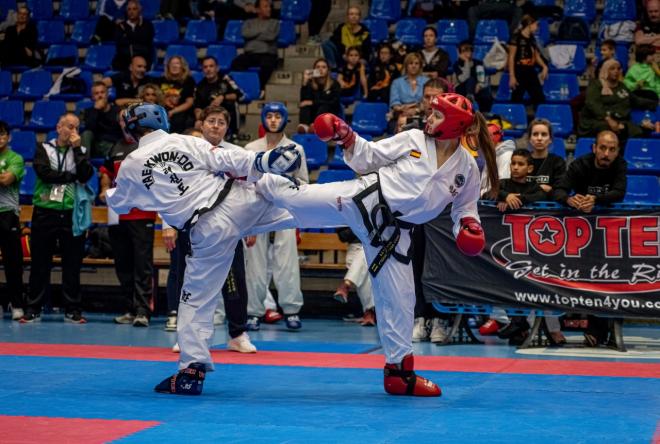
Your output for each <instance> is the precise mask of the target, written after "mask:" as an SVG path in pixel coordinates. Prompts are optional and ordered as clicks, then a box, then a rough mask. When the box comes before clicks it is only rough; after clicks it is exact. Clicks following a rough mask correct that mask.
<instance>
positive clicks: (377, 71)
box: [367, 43, 400, 103]
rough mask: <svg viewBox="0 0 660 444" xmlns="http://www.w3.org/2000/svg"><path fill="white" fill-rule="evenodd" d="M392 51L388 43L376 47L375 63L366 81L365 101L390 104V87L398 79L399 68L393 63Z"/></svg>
mask: <svg viewBox="0 0 660 444" xmlns="http://www.w3.org/2000/svg"><path fill="white" fill-rule="evenodd" d="M393 57H394V49H392V46H391V45H390V44H389V43H382V44H381V45H380V46H379V47H378V56H377V59H376V62H375V63H374V64H373V65H372V66H371V70H370V72H369V78H368V79H367V86H368V89H367V90H368V93H367V100H368V101H370V102H384V103H389V102H390V85H392V82H393V81H394V79H396V78H397V77H399V75H400V68H399V67H398V66H397V65H396V63H394V61H393Z"/></svg>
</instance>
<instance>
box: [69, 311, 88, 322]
mask: <svg viewBox="0 0 660 444" xmlns="http://www.w3.org/2000/svg"><path fill="white" fill-rule="evenodd" d="M64 322H70V323H72V324H86V323H87V319H85V317H84V316H83V315H82V313H80V312H79V311H78V310H75V311H72V312H71V313H65V314H64Z"/></svg>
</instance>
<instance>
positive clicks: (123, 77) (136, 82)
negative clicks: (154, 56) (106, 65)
mask: <svg viewBox="0 0 660 444" xmlns="http://www.w3.org/2000/svg"><path fill="white" fill-rule="evenodd" d="M146 74H147V61H146V60H145V59H144V57H142V56H134V57H133V58H132V59H131V64H130V65H129V66H128V71H121V72H118V73H116V74H113V75H112V76H110V77H104V78H103V83H105V85H106V86H107V87H108V88H110V87H111V86H114V87H115V103H116V104H117V106H119V107H122V106H126V105H130V104H131V103H139V102H141V99H140V98H138V89H139V88H140V86H142V85H145V84H147V83H155V82H156V79H152V78H151V77H149V76H147V75H146Z"/></svg>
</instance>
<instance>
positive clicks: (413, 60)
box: [390, 52, 429, 116]
mask: <svg viewBox="0 0 660 444" xmlns="http://www.w3.org/2000/svg"><path fill="white" fill-rule="evenodd" d="M422 63H423V61H422V56H420V55H419V54H417V53H414V52H413V53H410V54H408V55H407V56H406V58H405V59H404V60H403V75H402V76H401V77H399V78H398V79H396V80H394V81H393V82H392V88H391V89H390V108H391V110H392V111H400V112H402V113H403V114H405V115H407V116H413V115H415V114H417V113H418V112H419V102H420V101H421V100H422V95H423V93H422V91H423V88H424V84H425V83H426V82H427V80H428V79H429V78H428V77H426V76H425V75H422V74H421V70H422Z"/></svg>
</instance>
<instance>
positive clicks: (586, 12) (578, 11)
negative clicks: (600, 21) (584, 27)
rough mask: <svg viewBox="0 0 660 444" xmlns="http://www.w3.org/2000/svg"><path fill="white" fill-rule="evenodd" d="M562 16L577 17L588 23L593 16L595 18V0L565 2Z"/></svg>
mask: <svg viewBox="0 0 660 444" xmlns="http://www.w3.org/2000/svg"><path fill="white" fill-rule="evenodd" d="M617 1H618V0H617ZM564 17H578V18H582V19H585V20H586V21H587V23H589V24H590V23H593V21H594V18H596V2H595V0H571V1H568V2H565V3H564Z"/></svg>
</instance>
